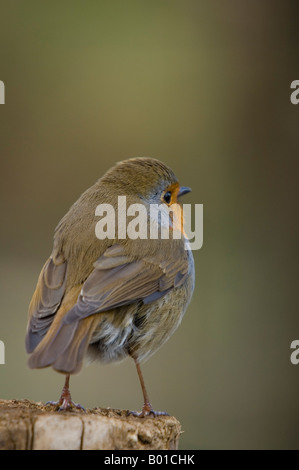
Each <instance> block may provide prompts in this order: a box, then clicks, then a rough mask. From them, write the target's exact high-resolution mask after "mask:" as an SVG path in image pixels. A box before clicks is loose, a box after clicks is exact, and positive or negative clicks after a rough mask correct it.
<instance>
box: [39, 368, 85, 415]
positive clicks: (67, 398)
mask: <svg viewBox="0 0 299 470" xmlns="http://www.w3.org/2000/svg"><path fill="white" fill-rule="evenodd" d="M48 404H49V405H55V406H56V407H58V411H67V410H70V409H72V408H78V409H79V410H83V411H85V409H84V408H83V406H81V405H79V404H78V403H74V402H73V401H72V397H71V392H70V376H69V374H68V375H67V376H66V377H65V383H64V387H63V389H62V392H61V396H60V398H59V400H58V401H48V402H47V405H48Z"/></svg>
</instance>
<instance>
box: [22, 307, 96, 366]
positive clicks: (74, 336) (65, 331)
mask: <svg viewBox="0 0 299 470" xmlns="http://www.w3.org/2000/svg"><path fill="white" fill-rule="evenodd" d="M97 323H98V315H92V316H91V317H88V318H85V319H83V320H80V321H76V322H72V323H68V324H65V323H63V322H61V323H60V324H59V325H58V326H57V327H56V328H55V325H52V327H53V328H50V330H49V331H48V333H47V335H46V336H45V337H44V339H43V340H42V341H41V342H40V344H39V345H38V346H37V348H36V349H35V350H34V351H33V353H32V354H31V356H30V358H29V361H28V365H29V367H30V368H42V367H48V366H52V367H53V369H55V370H57V371H58V372H64V373H68V374H75V373H77V372H79V371H80V369H81V367H82V363H83V359H84V355H85V353H86V350H87V348H88V344H89V340H90V338H91V335H92V333H93V331H94V330H95V328H96V326H97Z"/></svg>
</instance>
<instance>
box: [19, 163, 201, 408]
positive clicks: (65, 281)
mask: <svg viewBox="0 0 299 470" xmlns="http://www.w3.org/2000/svg"><path fill="white" fill-rule="evenodd" d="M189 191H190V188H187V187H183V186H180V185H179V183H178V181H177V178H176V176H175V175H174V173H173V171H172V170H171V169H170V168H169V167H167V166H166V165H165V164H163V163H162V162H160V161H158V160H155V159H152V158H133V159H129V160H125V161H122V162H119V163H118V164H116V165H115V166H114V167H113V168H111V169H110V170H109V171H108V172H107V173H106V174H105V175H104V176H103V177H102V178H100V179H99V180H98V181H97V182H96V183H95V184H94V185H93V186H92V187H90V188H89V189H87V190H86V191H85V192H84V193H83V194H82V195H81V196H80V198H79V199H78V200H77V201H76V202H75V203H74V204H73V206H72V207H71V208H70V210H69V211H68V212H67V214H66V215H65V216H64V217H63V218H62V220H61V221H60V222H59V224H58V226H57V227H56V230H55V234H54V244H53V251H52V253H51V256H50V257H49V258H48V260H47V261H46V263H45V265H44V266H43V268H42V270H41V273H40V276H39V279H38V282H37V286H36V289H35V292H34V294H33V297H32V300H31V303H30V306H29V318H28V326H27V333H26V350H27V352H28V353H30V354H31V355H30V357H29V361H28V364H29V367H30V368H42V367H48V366H51V367H52V368H53V369H54V370H56V371H58V372H61V373H63V374H65V375H66V379H65V385H64V387H63V389H62V393H61V397H60V399H59V401H58V402H55V405H57V406H58V409H59V410H67V409H69V408H72V407H77V408H83V407H81V405H79V404H75V403H74V402H73V401H72V399H71V394H70V389H69V380H70V375H71V374H75V373H78V372H79V371H80V369H81V368H82V365H83V361H84V358H86V357H88V358H89V359H97V360H100V361H101V362H103V363H109V362H113V361H120V360H122V359H124V358H126V357H128V356H130V357H131V358H133V360H134V361H135V364H136V368H137V372H138V376H139V380H140V384H141V388H142V392H143V398H144V406H143V408H142V411H141V412H140V413H136V412H132V413H133V414H135V415H137V416H140V417H144V416H148V415H152V416H156V415H160V414H167V413H164V412H157V411H154V410H153V408H152V406H151V404H150V401H149V397H148V394H147V391H146V388H145V384H144V380H143V376H142V373H141V369H140V363H141V362H142V361H144V360H145V359H148V358H149V357H150V356H151V355H152V354H153V353H154V352H155V351H156V350H157V349H158V348H160V347H161V346H162V345H163V344H164V343H165V342H166V341H167V340H168V339H169V337H170V336H171V335H172V334H173V332H174V331H175V330H176V328H177V327H178V325H179V324H180V322H181V320H182V317H183V315H184V313H185V311H186V309H187V306H188V304H189V302H190V299H191V297H192V293H193V289H194V261H193V255H192V251H191V249H190V247H189V245H188V240H187V239H186V236H185V234H184V231H183V229H182V230H181V237H180V238H178V237H176V238H175V237H171V230H170V236H169V238H168V239H166V238H162V237H155V238H153V239H151V238H150V237H147V238H144V237H143V238H141V237H140V238H138V237H137V238H136V237H135V238H134V239H131V238H130V237H128V236H126V237H123V236H122V237H119V235H118V233H119V231H118V230H115V238H114V239H111V238H108V237H107V238H102V239H99V238H98V237H97V236H96V234H95V228H96V224H97V222H98V217H97V216H96V215H95V214H96V208H97V207H98V206H99V205H100V204H110V205H111V206H112V207H113V208H115V211H116V215H117V216H120V215H121V214H118V213H117V211H119V209H118V208H117V201H118V197H119V196H126V201H127V204H142V206H143V207H145V210H146V214H147V216H148V219H150V217H151V215H150V214H151V210H150V209H151V206H152V205H153V204H156V205H161V204H162V205H163V207H164V205H165V207H168V208H171V207H173V205H178V201H179V198H180V196H182V195H183V194H186V193H187V192H189ZM180 207H181V206H180ZM118 220H119V218H118V217H116V222H115V223H116V225H117V223H118ZM122 220H123V219H122ZM168 220H169V226H170V228H171V225H172V220H173V219H172V217H169V219H168ZM164 221H165V218H164ZM164 223H165V222H164ZM121 233H123V227H122V230H121ZM52 403H54V402H52Z"/></svg>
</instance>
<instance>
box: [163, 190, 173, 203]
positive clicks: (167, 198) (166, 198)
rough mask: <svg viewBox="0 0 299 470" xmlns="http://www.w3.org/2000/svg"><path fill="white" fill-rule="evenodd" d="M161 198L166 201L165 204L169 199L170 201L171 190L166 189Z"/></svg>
mask: <svg viewBox="0 0 299 470" xmlns="http://www.w3.org/2000/svg"><path fill="white" fill-rule="evenodd" d="M163 199H164V201H165V202H166V204H169V203H170V201H171V192H170V191H167V192H166V193H165V194H164V197H163Z"/></svg>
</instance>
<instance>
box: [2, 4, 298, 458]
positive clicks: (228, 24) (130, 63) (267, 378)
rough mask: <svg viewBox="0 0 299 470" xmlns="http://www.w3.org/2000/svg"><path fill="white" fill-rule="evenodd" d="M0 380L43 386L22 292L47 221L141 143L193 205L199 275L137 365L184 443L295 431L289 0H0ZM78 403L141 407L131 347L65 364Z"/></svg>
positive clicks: (220, 444)
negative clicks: (169, 328)
mask: <svg viewBox="0 0 299 470" xmlns="http://www.w3.org/2000/svg"><path fill="white" fill-rule="evenodd" d="M0 10H1V11H0V79H1V80H3V81H4V83H5V86H6V104H5V105H2V106H0V155H1V188H0V190H1V245H0V250H1V253H0V259H1V284H0V286H1V295H0V302H1V305H0V339H1V340H2V341H4V343H5V347H6V364H5V365H0V397H1V398H7V399H9V398H28V399H33V400H37V401H47V400H56V399H58V397H59V394H60V391H61V388H62V386H63V377H62V376H61V375H59V374H57V373H55V372H54V371H52V370H51V369H44V370H37V371H36V370H34V371H31V370H29V369H28V367H27V365H26V363H27V357H26V353H25V348H24V336H25V329H26V322H27V308H28V304H29V301H30V299H31V296H32V293H33V290H34V288H35V284H36V281H37V277H38V275H39V272H40V269H41V267H42V265H43V263H44V261H45V260H46V258H47V257H48V256H49V254H50V252H51V249H52V238H53V231H54V228H55V226H56V224H57V223H58V221H59V220H60V218H61V217H62V216H63V215H64V213H65V212H66V211H67V210H68V208H69V207H70V205H71V204H72V203H73V202H74V201H75V200H76V199H77V198H78V197H79V195H80V194H81V193H82V192H83V191H84V190H85V189H86V188H87V187H89V186H91V185H92V184H93V183H94V182H95V180H97V179H98V178H99V177H101V176H102V175H103V174H104V172H105V171H106V170H107V169H108V168H110V167H111V166H112V165H113V164H114V163H115V162H117V161H119V160H123V159H126V158H129V157H133V156H152V157H155V158H158V159H160V160H162V161H164V162H165V163H167V164H168V165H169V166H171V167H172V168H173V170H174V171H175V173H176V174H177V176H178V178H179V181H180V182H181V183H182V184H184V185H188V186H191V187H192V189H193V192H192V193H191V195H190V196H188V199H186V200H185V202H192V203H202V204H203V205H204V245H203V247H202V249H201V250H199V251H196V252H194V257H195V262H196V276H197V277H196V290H195V294H194V297H193V300H192V303H191V305H190V307H189V309H188V312H187V314H186V316H185V318H184V320H183V323H182V325H181V326H180V328H179V329H178V330H177V332H176V333H175V335H174V336H173V337H172V338H171V339H170V340H169V342H168V343H167V344H166V345H165V346H164V347H163V348H162V349H161V350H159V352H157V353H156V354H155V355H154V356H153V357H152V358H151V359H150V360H149V361H148V362H146V363H145V364H144V366H143V373H144V376H145V381H146V384H147V387H148V391H149V394H150V397H151V401H152V404H153V406H154V408H155V409H158V410H159V409H162V410H167V411H168V412H169V413H171V414H173V415H175V416H176V417H177V418H178V419H179V420H180V421H181V423H182V427H183V430H184V433H183V435H182V437H181V442H180V448H181V449H214V448H218V449H239V448H246V449H247V448H264V449H265V448H274V449H283V448H297V449H298V448H299V400H298V392H299V380H298V377H299V365H298V366H295V365H292V364H291V362H290V354H291V349H290V344H291V341H292V340H294V339H299V319H298V259H297V253H298V249H297V244H298V209H297V205H298V171H297V170H298V149H299V132H298V125H299V105H298V106H294V105H292V104H291V102H290V94H291V90H290V84H291V82H292V81H293V80H295V79H299V66H298V36H299V35H298V2H296V1H289V0H286V1H279V2H269V1H266V0H255V1H251V0H250V1H249V0H244V1H238V0H227V1H226V2H223V1H221V0H211V1H203V0H151V1H146V0H122V1H119V0H112V1H108V0H107V1H102V0H100V1H92V0H88V1H83V0H82V1H70V0H68V1H67V0H62V1H61V0H60V1H57V0H52V1H44V2H40V1H37V0H36V1H32V0H26V1H21V0H18V1H17V0H14V1H8V0H4V1H3V0H2V1H1V3H0ZM71 391H72V395H73V399H74V400H75V401H77V402H79V403H81V404H82V405H84V406H85V407H95V406H111V407H114V408H124V409H140V408H141V406H142V395H141V390H140V386H139V383H138V377H137V374H136V371H135V367H134V364H133V362H131V361H129V360H128V361H127V362H124V363H121V364H120V365H115V366H114V365H112V366H103V365H100V364H92V365H91V366H89V367H87V368H85V369H84V370H83V372H82V373H81V374H80V375H78V376H74V377H73V379H72V380H71Z"/></svg>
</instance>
